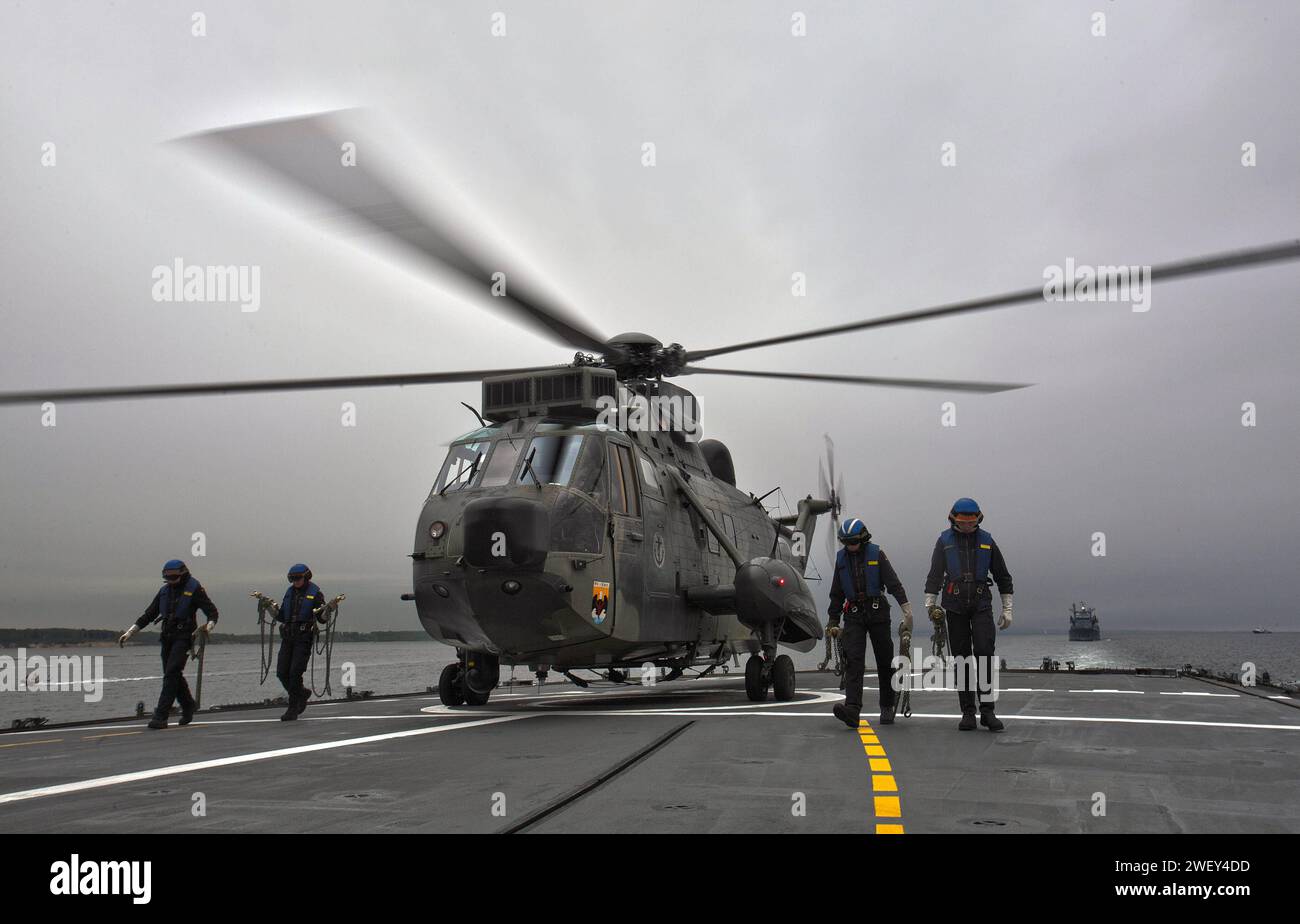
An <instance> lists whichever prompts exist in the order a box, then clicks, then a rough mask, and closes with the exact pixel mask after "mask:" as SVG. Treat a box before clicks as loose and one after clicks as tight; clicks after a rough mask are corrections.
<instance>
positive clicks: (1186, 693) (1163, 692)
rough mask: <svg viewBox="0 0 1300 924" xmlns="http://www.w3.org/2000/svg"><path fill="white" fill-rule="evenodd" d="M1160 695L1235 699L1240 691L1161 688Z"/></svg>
mask: <svg viewBox="0 0 1300 924" xmlns="http://www.w3.org/2000/svg"><path fill="white" fill-rule="evenodd" d="M1160 695H1161V696H1225V697H1227V698H1228V699H1236V698H1237V697H1238V696H1240V695H1241V694H1240V693H1200V692H1193V691H1191V690H1180V691H1179V692H1177V693H1171V692H1168V691H1166V690H1161V691H1160Z"/></svg>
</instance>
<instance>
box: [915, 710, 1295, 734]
mask: <svg viewBox="0 0 1300 924" xmlns="http://www.w3.org/2000/svg"><path fill="white" fill-rule="evenodd" d="M907 718H908V719H960V718H961V716H960V715H958V714H957V713H955V712H954V713H951V714H949V715H938V714H933V713H923V712H914V713H912V714H911V715H910V716H908V717H907ZM998 718H999V719H1003V720H1005V721H1007V722H1101V723H1106V722H1113V723H1115V724H1119V725H1191V726H1196V727H1198V728H1254V729H1262V730H1265V731H1295V732H1300V725H1262V724H1255V723H1252V722H1197V721H1193V720H1191V719H1119V718H1100V717H1093V716H1078V715H1020V714H1019V713H1014V712H1007V713H1003V712H999V713H998ZM899 721H900V722H906V721H907V719H904V718H900V719H899Z"/></svg>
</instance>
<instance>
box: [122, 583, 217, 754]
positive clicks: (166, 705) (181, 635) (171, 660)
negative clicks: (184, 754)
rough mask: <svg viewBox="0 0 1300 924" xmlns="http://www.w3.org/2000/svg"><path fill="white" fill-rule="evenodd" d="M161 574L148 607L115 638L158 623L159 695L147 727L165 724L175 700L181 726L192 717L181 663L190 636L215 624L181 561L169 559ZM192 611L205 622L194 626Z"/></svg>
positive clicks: (198, 586)
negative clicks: (160, 659)
mask: <svg viewBox="0 0 1300 924" xmlns="http://www.w3.org/2000/svg"><path fill="white" fill-rule="evenodd" d="M162 576H163V581H164V583H163V586H162V587H161V588H160V589H159V591H158V593H157V595H155V596H154V598H153V602H152V603H150V604H149V608H148V609H146V610H145V611H144V615H143V616H141V617H140V618H139V619H137V620H136V621H135V623H134V624H133V625H131V626H130V627H129V628H128V629H127V630H126V631H125V632H123V633H122V635H121V637H119V638H118V640H117V643H118V645H125V644H126V642H127V640H128V639H129V638H131V636H133V635H135V634H136V633H137V632H139V631H140V630H141V629H143V628H144V627H145V626H147V625H149V624H150V623H151V622H155V621H157V622H160V623H161V624H162V633H161V634H162V665H163V684H162V695H161V696H159V697H158V708H156V709H155V710H154V711H153V717H152V718H151V719H150V720H149V727H150V728H166V727H167V714H168V713H170V712H171V708H172V703H175V702H179V703H180V707H181V724H182V725H189V724H190V721H191V720H192V719H193V718H194V708H195V703H194V697H193V695H191V693H190V685H189V684H188V683H186V682H185V662H186V660H188V658H189V654H190V646H191V644H192V643H193V639H194V636H195V635H197V634H198V633H199V632H207V633H211V632H212V630H213V629H214V628H215V627H216V625H217V607H216V605H215V604H214V603H213V602H212V599H211V598H210V597H209V596H208V592H207V591H206V590H204V589H203V585H202V584H200V583H199V582H198V581H197V580H195V579H194V576H193V575H191V574H190V569H189V568H188V567H186V565H185V562H183V561H181V560H180V559H178V558H173V559H172V560H171V561H169V562H167V563H166V564H165V565H163V569H162ZM196 611H201V612H202V613H203V614H204V615H205V616H207V622H206V623H204V625H203V626H202V627H201V628H199V627H197V622H198V616H197V615H196Z"/></svg>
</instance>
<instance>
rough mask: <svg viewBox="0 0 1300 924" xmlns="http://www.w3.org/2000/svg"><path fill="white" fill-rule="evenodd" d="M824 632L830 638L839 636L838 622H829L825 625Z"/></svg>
mask: <svg viewBox="0 0 1300 924" xmlns="http://www.w3.org/2000/svg"><path fill="white" fill-rule="evenodd" d="M826 634H827V635H829V636H830V637H831V638H839V637H840V624H839V623H838V622H833V623H831V624H830V625H829V626H827V627H826Z"/></svg>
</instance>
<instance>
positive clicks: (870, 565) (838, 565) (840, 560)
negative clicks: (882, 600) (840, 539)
mask: <svg viewBox="0 0 1300 924" xmlns="http://www.w3.org/2000/svg"><path fill="white" fill-rule="evenodd" d="M858 554H860V555H864V556H865V557H866V560H865V561H864V562H863V564H862V570H863V572H864V573H865V574H866V576H867V586H866V588H865V589H864V590H863V591H862V593H863V595H864V596H867V597H879V596H880V546H878V545H876V544H875V543H872V542H868V543H866V545H864V546H863V547H862V551H861V552H859V553H858ZM853 572H854V568H853V562H852V560H851V559H850V557H849V550H848V549H840V550H839V552H838V553H836V555H835V578H836V580H838V581H839V582H840V591H841V592H842V593H843V594H844V599H845V600H855V599H857V596H858V589H857V587H856V584H857V582H856V581H855V580H854V575H853Z"/></svg>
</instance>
